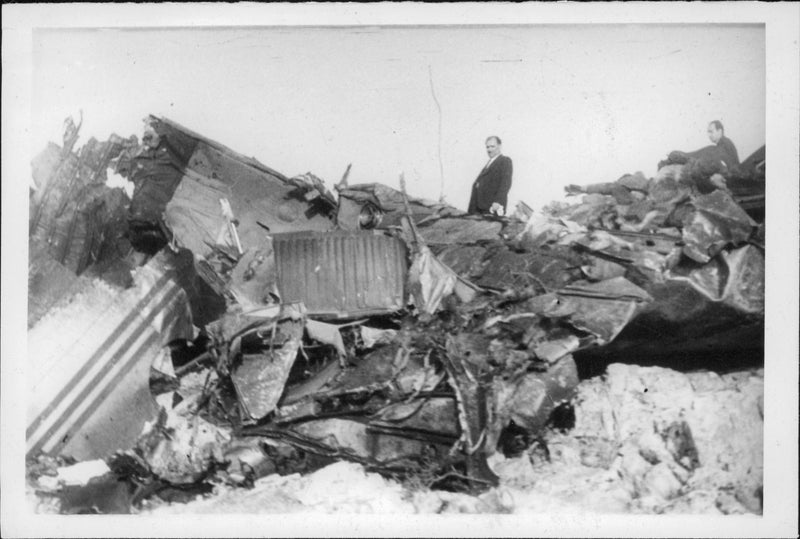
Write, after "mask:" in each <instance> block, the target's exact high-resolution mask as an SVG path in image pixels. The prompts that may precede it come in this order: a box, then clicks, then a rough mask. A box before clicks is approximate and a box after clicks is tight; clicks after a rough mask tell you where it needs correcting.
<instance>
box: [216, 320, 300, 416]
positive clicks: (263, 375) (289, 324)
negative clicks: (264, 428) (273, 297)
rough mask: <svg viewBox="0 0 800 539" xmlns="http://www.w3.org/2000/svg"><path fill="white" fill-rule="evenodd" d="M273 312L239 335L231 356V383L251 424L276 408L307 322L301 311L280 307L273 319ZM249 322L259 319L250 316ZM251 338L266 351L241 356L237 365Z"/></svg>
mask: <svg viewBox="0 0 800 539" xmlns="http://www.w3.org/2000/svg"><path fill="white" fill-rule="evenodd" d="M272 312H273V310H272V309H265V313H264V322H262V323H260V324H259V323H257V322H256V325H255V327H252V328H251V329H245V330H243V331H242V332H239V333H238V335H237V336H236V337H235V338H234V339H233V340H232V341H231V344H230V347H229V352H228V354H229V356H230V360H231V361H232V362H233V366H232V367H231V371H232V372H231V380H232V381H233V385H234V387H235V388H236V393H237V395H238V397H239V402H240V403H241V405H242V410H243V412H244V413H245V414H246V416H247V418H249V419H251V420H258V419H261V418H263V417H264V416H266V415H267V414H269V413H270V412H272V411H273V410H274V409H275V407H276V406H277V404H278V401H279V400H280V398H281V395H282V394H283V391H284V386H285V385H286V381H287V380H288V378H289V372H290V371H291V369H292V365H294V361H295V359H296V358H297V352H298V350H299V349H300V344H301V340H302V338H303V329H304V325H305V319H304V317H303V315H302V309H301V308H298V309H295V308H294V306H292V305H285V306H281V307H279V312H280V314H279V315H278V316H277V317H274V318H272V319H270V318H269V317H270V315H272ZM250 318H257V317H255V316H252V313H251V316H250ZM252 325H253V324H251V326H252ZM248 336H250V337H251V338H252V337H257V338H259V339H260V340H261V342H262V343H263V344H264V349H263V351H261V352H259V353H242V354H241V359H240V362H238V361H237V359H236V358H237V356H238V355H239V353H240V352H241V350H242V343H243V341H244V339H245V338H247V337H248Z"/></svg>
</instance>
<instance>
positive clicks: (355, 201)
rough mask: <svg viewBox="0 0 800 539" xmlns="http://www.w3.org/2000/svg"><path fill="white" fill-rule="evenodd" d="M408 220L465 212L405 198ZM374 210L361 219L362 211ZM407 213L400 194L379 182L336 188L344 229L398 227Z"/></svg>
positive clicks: (340, 220) (339, 222) (341, 223)
mask: <svg viewBox="0 0 800 539" xmlns="http://www.w3.org/2000/svg"><path fill="white" fill-rule="evenodd" d="M408 203H409V208H410V210H411V215H410V217H411V219H412V220H413V221H414V222H415V223H419V222H421V221H423V220H425V219H427V218H430V217H436V216H447V215H465V214H466V212H464V211H461V210H458V209H456V208H453V207H452V206H448V205H446V204H440V203H437V202H434V201H431V200H424V199H420V198H413V197H408ZM365 208H367V209H370V212H371V213H374V212H377V215H376V216H375V218H374V219H371V220H369V221H368V223H364V224H366V225H367V226H363V224H362V223H361V222H360V221H361V219H360V218H361V215H362V210H364V209H365ZM405 216H406V211H405V202H404V199H403V193H402V192H400V191H398V190H396V189H392V188H391V187H389V186H387V185H383V184H380V183H367V184H360V185H352V186H350V187H347V188H343V189H340V190H339V213H338V214H337V218H336V222H337V224H338V226H339V227H340V228H342V229H344V230H359V229H365V228H387V227H393V226H399V225H400V222H401V220H402V219H403V217H405Z"/></svg>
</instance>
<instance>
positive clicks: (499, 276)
mask: <svg viewBox="0 0 800 539" xmlns="http://www.w3.org/2000/svg"><path fill="white" fill-rule="evenodd" d="M146 125H147V127H146V130H145V136H144V140H143V141H142V143H139V142H138V140H137V138H136V137H135V136H132V137H130V138H128V139H123V138H121V137H118V136H116V135H112V136H111V137H110V138H109V140H107V141H105V142H98V141H96V140H95V139H91V140H89V141H88V142H87V143H86V144H85V145H84V146H83V147H82V148H80V149H79V150H77V151H75V150H73V146H74V144H75V141H76V139H77V134H78V129H79V127H76V126H75V125H74V124H73V123H72V122H71V121H69V122H68V125H67V127H68V128H67V132H66V133H65V140H64V146H63V147H58V146H57V145H55V144H51V145H50V146H49V147H48V148H46V150H45V151H44V152H42V153H41V154H40V155H39V156H37V157H36V158H35V160H34V161H33V179H34V184H35V187H34V188H33V190H32V194H31V198H30V253H31V256H30V265H29V314H28V325H29V337H28V338H29V356H30V357H29V361H28V364H27V367H28V380H29V394H30V399H29V408H28V423H27V425H28V426H27V431H26V435H27V453H28V457H29V466H34V465H35V462H36V460H37V459H39V460H41V459H43V458H46V457H44V456H43V455H51V456H52V455H62V456H68V457H70V458H73V459H77V460H86V459H92V458H105V459H107V460H108V462H109V463H110V464H111V467H112V469H113V470H114V473H115V475H116V477H125V478H127V479H129V480H130V481H129V483H131V484H135V485H138V490H137V491H136V492H137V496H138V499H142V498H143V497H144V496H146V495H148V494H152V493H154V492H157V491H160V492H162V493H163V492H165V489H166V490H169V489H170V488H172V489H174V488H175V487H176V486H181V485H187V484H193V485H197V484H204V483H205V484H207V483H208V482H209V481H212V482H213V481H214V480H224V481H228V482H232V483H234V484H247V483H248V482H250V483H251V482H252V480H253V479H254V478H256V477H259V476H261V475H265V474H267V473H272V472H276V471H277V472H283V471H298V470H302V469H304V466H305V467H308V466H312V465H313V463H314V462H317V461H318V462H326V461H329V460H330V459H331V458H333V459H349V460H353V461H357V462H360V463H363V464H364V465H366V466H367V467H368V468H370V469H374V470H378V471H381V472H383V473H390V474H392V473H393V474H399V475H402V474H407V473H423V472H425V473H429V476H430V478H431V480H430V483H431V484H432V485H434V486H439V487H442V488H455V489H465V490H481V489H484V488H487V487H488V486H491V485H495V484H496V483H497V477H496V476H495V474H494V473H493V472H492V471H491V469H490V468H489V467H488V466H487V464H486V457H487V456H488V455H491V454H492V453H493V452H495V451H498V450H501V451H503V452H506V453H513V452H515V451H521V450H523V449H525V448H527V447H529V446H530V445H531V444H532V443H535V440H536V438H537V436H538V434H539V433H540V432H541V431H542V429H544V428H545V426H546V425H548V424H549V423H552V421H553V419H554V418H558V417H559V416H563V415H564V411H565V410H568V407H567V404H568V402H569V400H570V399H571V397H572V396H573V395H574V391H575V387H576V385H577V384H578V379H579V377H578V366H579V364H580V363H582V362H592V361H597V360H598V358H603V357H616V358H619V357H623V356H627V357H636V356H637V355H638V356H647V355H650V356H657V355H659V354H662V355H667V354H668V355H671V356H672V357H674V356H676V355H677V356H685V357H688V358H691V357H693V356H694V355H697V354H701V353H703V352H704V351H707V350H708V349H710V348H713V349H715V350H717V351H725V350H733V349H736V348H740V347H742V346H750V347H753V348H754V349H756V350H758V349H759V348H761V347H762V343H763V323H764V299H763V298H764V294H763V289H764V225H763V209H764V183H763V182H764V164H765V161H764V153H763V149H762V150H760V153H759V152H757V153H756V154H754V156H753V157H752V158H751V159H749V160H747V161H745V162H744V163H743V164H742V166H741V167H739V168H737V169H734V170H727V169H726V168H725V167H724V166H722V167H719V166H716V165H715V164H714V163H712V164H711V165H709V164H708V163H707V162H706V163H704V162H703V161H702V159H700V158H697V157H696V156H695V157H692V156H686V155H683V156H681V157H682V159H680V161H682V162H677V163H675V162H669V161H667V162H664V163H661V165H662V166H661V168H660V169H659V171H658V173H657V175H656V176H655V177H653V178H649V179H648V178H646V177H645V176H644V175H642V174H641V173H636V174H626V175H624V176H622V177H621V178H619V179H618V180H617V181H616V182H611V183H604V184H593V185H588V186H585V187H579V186H575V185H571V186H569V187H568V188H567V190H568V191H569V192H570V193H572V194H579V193H582V194H583V198H582V202H581V203H578V204H574V205H561V206H558V205H556V206H555V207H551V210H550V211H549V212H547V213H546V214H543V213H534V212H532V211H530V209H529V208H527V207H526V206H525V205H524V204H520V206H518V208H517V212H516V213H515V215H514V216H512V217H510V218H502V217H495V216H474V215H466V214H465V213H464V212H461V211H459V210H457V209H455V208H452V207H449V206H447V205H444V204H437V203H432V202H428V201H425V200H420V199H416V198H412V197H407V196H406V195H405V192H404V191H403V192H398V191H396V190H394V189H391V188H389V187H387V186H385V185H381V184H366V185H354V186H350V185H348V183H347V173H345V177H343V178H342V181H341V182H340V183H339V184H338V185H337V186H336V189H335V190H336V191H337V195H338V196H335V195H334V194H332V193H331V192H329V191H328V190H327V189H326V188H325V186H324V185H323V183H322V182H321V181H320V180H319V179H318V178H316V177H315V176H314V175H313V174H310V173H308V174H304V175H301V176H297V177H294V178H287V177H285V176H283V175H281V174H280V173H278V172H276V171H274V170H272V169H270V168H268V167H266V166H264V165H262V164H260V163H259V162H258V161H256V160H255V159H252V158H248V157H244V156H242V155H239V154H237V153H235V152H233V151H231V150H230V149H228V148H226V147H224V146H222V145H221V144H218V143H216V142H213V141H211V140H208V139H206V138H204V137H202V136H200V135H198V134H195V133H193V132H191V131H189V130H188V129H185V128H183V127H181V126H179V125H178V124H176V123H174V122H172V121H170V120H167V119H164V118H156V117H153V116H151V117H149V118H148V119H147V120H146ZM107 171H111V172H113V173H115V174H118V175H120V176H122V177H123V178H125V179H126V180H128V181H130V182H132V183H133V185H134V191H133V196H132V197H131V198H130V199H129V198H128V196H127V194H126V193H125V192H124V190H123V189H121V188H112V187H109V186H107V185H106V180H107ZM348 172H349V167H348ZM759 223H760V224H759ZM576 358H577V363H576ZM154 395H155V397H154Z"/></svg>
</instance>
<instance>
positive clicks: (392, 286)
mask: <svg viewBox="0 0 800 539" xmlns="http://www.w3.org/2000/svg"><path fill="white" fill-rule="evenodd" d="M273 247H274V251H275V265H276V269H277V276H278V290H279V291H280V294H281V300H282V301H283V302H293V301H302V302H303V303H305V305H306V308H307V309H308V313H309V314H311V315H317V316H326V317H335V318H347V317H353V316H364V315H372V314H381V313H390V312H393V311H397V310H399V309H402V308H403V307H404V306H405V281H406V272H407V269H408V268H407V266H408V261H407V256H406V249H405V246H404V244H403V243H402V242H401V241H400V240H398V239H397V238H393V237H391V236H386V235H383V234H376V233H372V232H350V231H333V232H292V233H287V234H275V235H274V236H273Z"/></svg>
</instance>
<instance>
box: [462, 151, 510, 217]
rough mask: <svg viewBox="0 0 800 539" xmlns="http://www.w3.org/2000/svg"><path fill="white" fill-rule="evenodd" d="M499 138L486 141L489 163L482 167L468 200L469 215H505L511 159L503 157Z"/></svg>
mask: <svg viewBox="0 0 800 539" xmlns="http://www.w3.org/2000/svg"><path fill="white" fill-rule="evenodd" d="M502 144H503V143H502V141H501V140H500V137H496V136H491V137H489V138H487V139H486V153H487V154H489V162H488V163H486V166H484V167H483V170H481V172H480V174H478V177H477V178H476V179H475V183H473V184H472V196H471V197H470V199H469V208H468V209H467V211H468V212H469V213H493V214H496V215H505V213H506V205H507V204H508V190H509V189H510V188H511V175H512V172H513V165H512V163H511V159H510V158H509V157H506V156H505V155H503V147H502Z"/></svg>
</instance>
